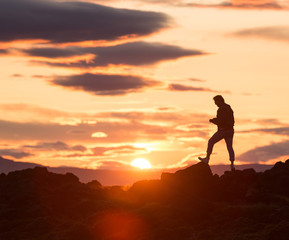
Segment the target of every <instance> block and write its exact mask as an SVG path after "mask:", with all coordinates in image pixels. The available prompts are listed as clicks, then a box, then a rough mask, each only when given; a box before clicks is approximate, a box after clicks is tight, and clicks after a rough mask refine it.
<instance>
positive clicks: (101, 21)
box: [0, 0, 170, 43]
mask: <svg viewBox="0 0 289 240" xmlns="http://www.w3.org/2000/svg"><path fill="white" fill-rule="evenodd" d="M169 22H170V18H169V17H168V16H167V15H165V14H162V13H156V12H146V11H137V10H127V9H117V8H112V7H106V6H102V5H98V4H93V3H87V2H60V1H49V0H41V1H40V0H1V1H0V28H1V35H0V41H13V40H27V39H28V40H29V39H44V40H47V41H49V42H54V43H64V42H80V41H88V40H115V39H118V38H121V37H125V36H144V35H148V34H151V33H154V32H157V31H159V30H161V29H163V28H165V27H168V25H169Z"/></svg>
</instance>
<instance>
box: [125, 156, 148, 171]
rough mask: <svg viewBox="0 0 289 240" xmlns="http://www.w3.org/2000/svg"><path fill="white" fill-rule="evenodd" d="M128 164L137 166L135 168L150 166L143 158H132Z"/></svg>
mask: <svg viewBox="0 0 289 240" xmlns="http://www.w3.org/2000/svg"><path fill="white" fill-rule="evenodd" d="M130 165H131V166H134V167H137V168H140V169H149V168H152V166H151V164H150V162H149V161H148V160H146V159H144V158H137V159H135V160H133V161H132V162H131V164H130Z"/></svg>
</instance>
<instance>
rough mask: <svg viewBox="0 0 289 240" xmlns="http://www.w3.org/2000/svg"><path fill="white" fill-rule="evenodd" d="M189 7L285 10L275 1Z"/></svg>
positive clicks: (246, 0) (235, 0) (233, 0)
mask: <svg viewBox="0 0 289 240" xmlns="http://www.w3.org/2000/svg"><path fill="white" fill-rule="evenodd" d="M187 5H189V6H194V7H214V8H222V9H226V8H228V9H231V8H234V9H246V10H250V9H252V10H254V9H270V10H282V9H287V7H286V6H284V5H281V4H280V3H279V1H276V0H231V1H224V2H221V3H218V4H199V3H188V4H187Z"/></svg>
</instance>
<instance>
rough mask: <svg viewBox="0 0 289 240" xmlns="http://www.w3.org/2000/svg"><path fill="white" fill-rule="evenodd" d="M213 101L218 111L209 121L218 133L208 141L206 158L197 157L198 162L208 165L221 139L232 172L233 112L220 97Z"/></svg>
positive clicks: (233, 154) (233, 158)
mask: <svg viewBox="0 0 289 240" xmlns="http://www.w3.org/2000/svg"><path fill="white" fill-rule="evenodd" d="M213 99H214V101H215V104H216V105H217V106H218V107H219V109H218V111H217V117H216V118H213V119H210V122H211V123H214V124H216V125H217V126H218V131H217V132H216V133H215V134H214V135H213V136H212V137H211V138H210V140H209V141H208V148H207V156H206V157H204V158H202V157H199V160H201V161H202V162H204V163H207V164H208V163H209V160H210V156H211V154H212V151H213V147H214V145H215V143H217V142H219V141H220V140H222V139H225V142H226V145H227V149H228V152H229V156H230V161H231V170H232V171H234V170H235V167H234V161H235V153H234V149H233V136H234V123H235V120H234V112H233V110H232V109H231V107H230V105H228V104H226V103H225V100H224V98H223V97H222V96H221V95H217V96H215V97H214V98H213Z"/></svg>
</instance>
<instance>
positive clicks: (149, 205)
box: [0, 160, 289, 240]
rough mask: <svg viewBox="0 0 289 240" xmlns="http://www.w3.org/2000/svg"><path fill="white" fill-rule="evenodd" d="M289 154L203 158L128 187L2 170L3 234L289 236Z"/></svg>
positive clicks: (157, 239)
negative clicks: (264, 162) (267, 161)
mask: <svg viewBox="0 0 289 240" xmlns="http://www.w3.org/2000/svg"><path fill="white" fill-rule="evenodd" d="M288 236H289V160H287V161H286V162H278V163H276V164H275V166H274V167H273V168H272V169H270V170H267V171H265V172H256V171H255V170H253V169H245V170H237V171H234V172H225V173H224V174H223V175H222V176H218V175H213V174H212V172H211V169H210V167H209V166H208V165H206V164H203V163H198V164H196V165H193V166H190V167H188V168H186V169H183V170H179V171H177V172H175V173H163V174H162V176H161V179H156V180H143V181H139V182H136V183H135V184H133V185H132V186H131V187H130V188H129V189H128V190H124V189H123V188H122V187H117V186H115V187H104V186H102V185H101V184H100V183H99V182H98V181H96V180H95V181H92V182H90V183H87V184H84V183H81V182H79V180H78V178H77V177H76V176H75V175H73V174H70V173H68V174H56V173H51V172H49V171H48V170H47V169H46V168H43V167H36V168H33V169H25V170H21V171H16V172H11V173H9V174H1V175H0V239H5V240H14V239H21V240H34V239H35V240H36V239H37V240H42V239H43V240H44V239H45V240H48V239H49V240H74V239H75V240H76V239H77V240H79V239H85V240H96V239H97V240H98V239H100V240H127V239H133V240H134V239H135V240H138V239H141V240H163V239H165V240H170V239H174V240H183V239H184V240H185V239H192V240H205V239H209V240H219V239H220V240H221V239H222V240H229V239H230V240H231V239H237V240H246V239H250V240H251V239H256V240H257V239H258V240H259V239H260V240H261V239H262V240H275V239H278V240H285V239H286V240H287V239H288Z"/></svg>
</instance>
